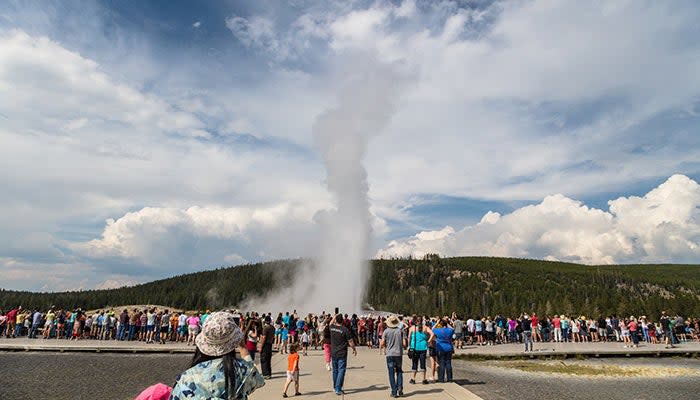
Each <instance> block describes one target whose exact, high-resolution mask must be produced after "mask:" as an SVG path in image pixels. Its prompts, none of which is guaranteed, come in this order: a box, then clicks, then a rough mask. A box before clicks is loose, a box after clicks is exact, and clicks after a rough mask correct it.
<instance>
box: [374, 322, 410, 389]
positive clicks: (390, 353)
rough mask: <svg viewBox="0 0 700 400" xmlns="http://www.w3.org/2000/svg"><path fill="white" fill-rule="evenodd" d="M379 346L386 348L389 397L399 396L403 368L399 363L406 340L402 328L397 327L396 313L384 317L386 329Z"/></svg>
mask: <svg viewBox="0 0 700 400" xmlns="http://www.w3.org/2000/svg"><path fill="white" fill-rule="evenodd" d="M379 346H380V347H383V348H385V349H386V366H387V369H388V370H389V385H390V386H391V397H401V396H403V368H402V365H401V364H402V360H403V348H404V347H406V341H405V340H404V337H403V330H401V329H399V318H398V317H397V316H396V315H392V316H390V317H389V318H387V319H386V329H385V330H384V335H383V336H382V341H381V342H380V343H379Z"/></svg>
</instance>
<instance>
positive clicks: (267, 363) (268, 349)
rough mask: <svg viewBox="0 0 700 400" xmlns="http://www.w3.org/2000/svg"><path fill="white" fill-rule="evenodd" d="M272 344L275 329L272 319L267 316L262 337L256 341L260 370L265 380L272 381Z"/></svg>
mask: <svg viewBox="0 0 700 400" xmlns="http://www.w3.org/2000/svg"><path fill="white" fill-rule="evenodd" d="M274 342H275V327H274V326H272V319H271V318H270V317H269V316H268V317H265V324H264V325H263V329H262V337H261V338H260V340H259V341H258V343H259V346H260V369H261V370H262V375H263V378H265V379H272V345H273V343H274Z"/></svg>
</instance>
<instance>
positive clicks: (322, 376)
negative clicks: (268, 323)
mask: <svg viewBox="0 0 700 400" xmlns="http://www.w3.org/2000/svg"><path fill="white" fill-rule="evenodd" d="M299 363H300V368H301V371H300V372H301V374H300V378H299V382H300V388H301V393H302V396H300V397H299V398H302V399H306V398H312V399H318V400H325V399H343V398H348V399H368V400H373V399H389V398H390V397H389V394H390V392H391V391H390V389H389V374H388V371H387V368H386V357H385V356H383V355H380V354H379V351H378V350H369V349H366V348H359V349H358V352H357V356H356V357H355V356H353V355H352V354H350V355H349V356H348V370H347V373H346V375H345V386H344V388H343V389H344V391H345V396H336V395H335V392H334V391H333V384H332V382H331V380H332V379H331V376H332V375H331V374H332V373H331V372H329V371H327V370H326V367H325V360H324V357H323V353H322V352H321V351H310V352H309V355H308V356H303V355H302V356H301V357H300V361H299ZM410 367H411V365H410V361H409V360H408V357H406V356H405V355H404V363H403V368H404V370H406V369H410ZM286 368H287V358H286V355H283V354H282V355H280V354H275V355H274V356H273V357H272V371H273V375H272V379H270V380H268V381H267V382H266V384H265V387H263V388H262V389H259V390H258V391H256V392H255V399H258V398H260V399H265V400H267V399H281V398H282V390H283V389H284V382H285V380H286V372H285V371H286ZM411 376H412V374H411V373H409V372H404V396H405V397H410V398H411V399H415V400H423V399H426V400H427V399H445V400H452V399H460V400H478V399H481V398H480V397H478V396H476V395H475V394H473V393H472V392H470V391H468V390H467V389H464V388H463V387H461V386H459V385H457V384H456V383H430V384H428V385H422V384H420V383H419V384H416V385H412V384H410V383H408V380H409V379H410V378H411ZM293 393H294V387H293V385H292V386H291V387H290V390H288V391H287V394H288V395H289V396H290V397H293V396H292V394H293Z"/></svg>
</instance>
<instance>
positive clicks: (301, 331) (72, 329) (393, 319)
mask: <svg viewBox="0 0 700 400" xmlns="http://www.w3.org/2000/svg"><path fill="white" fill-rule="evenodd" d="M241 328H242V329H241ZM699 332H700V321H699V320H698V319H697V318H694V319H693V318H684V317H681V316H679V315H675V316H671V315H669V314H667V313H666V312H662V313H661V314H660V315H659V316H658V318H656V320H654V321H653V320H652V319H651V318H648V317H647V316H644V315H642V316H640V317H634V316H630V317H618V316H616V315H610V316H605V317H603V316H599V317H598V318H587V317H586V316H583V315H582V316H579V317H575V318H572V317H568V316H566V315H553V316H538V315H537V314H536V313H531V314H527V313H523V314H521V315H520V316H517V317H504V316H502V315H496V316H495V317H494V318H491V317H490V316H485V317H481V316H478V317H466V318H462V317H461V316H460V315H457V314H456V313H453V314H452V315H451V316H443V317H430V316H425V315H423V316H421V315H412V316H403V315H378V314H368V315H359V316H358V315H357V314H352V315H348V314H340V313H337V312H336V313H333V314H330V313H326V312H325V311H323V312H322V313H320V314H307V315H306V316H301V315H299V314H298V313H297V312H296V310H294V311H292V312H284V313H278V314H277V315H276V316H275V315H273V314H272V313H267V314H258V313H256V312H246V313H242V312H240V311H239V310H227V311H223V312H215V313H210V312H209V310H206V311H204V312H182V311H179V310H175V311H170V310H168V309H158V308H156V307H146V308H141V309H131V310H129V309H122V310H121V311H118V310H114V309H105V310H98V311H91V312H85V311H83V310H81V309H80V308H76V309H72V310H64V309H57V308H56V307H51V308H50V309H49V310H47V311H45V312H41V311H39V310H36V309H33V310H27V309H23V308H22V307H16V308H13V309H11V310H10V311H8V312H3V311H2V310H0V336H2V335H4V336H5V337H7V338H15V337H21V336H27V337H29V338H44V339H45V340H49V339H64V340H85V339H93V340H119V341H139V342H144V343H161V344H163V343H168V342H179V343H184V344H186V345H192V346H195V356H194V359H193V363H192V368H190V370H188V371H189V372H188V371H186V373H184V374H183V375H182V376H181V377H180V378H179V380H178V383H177V384H176V385H175V386H174V388H173V390H172V394H173V397H172V398H174V399H178V398H187V397H188V396H189V397H192V396H191V394H192V393H191V391H192V390H194V391H195V392H196V389H192V388H196V387H198V383H197V382H199V381H200V380H201V379H204V378H203V377H206V379H209V381H208V383H202V384H201V385H202V387H201V390H203V392H202V393H204V392H207V391H209V392H211V390H214V391H217V390H218V391H220V392H221V393H222V394H224V395H226V396H228V394H230V393H232V391H235V393H236V395H235V396H236V397H226V396H223V398H237V399H238V398H243V399H244V398H246V397H245V396H246V394H245V393H246V392H247V393H251V392H252V391H253V390H255V388H256V387H260V386H262V385H264V381H265V380H266V379H269V378H271V376H272V370H271V359H272V354H273V352H275V351H276V352H278V353H279V354H281V355H285V356H286V357H287V358H288V363H287V381H286V382H285V386H284V391H283V397H287V391H288V388H289V387H290V386H291V384H292V383H294V394H295V395H300V394H301V392H300V384H299V369H300V364H301V361H300V355H302V356H303V355H307V354H308V352H309V350H310V349H312V348H313V349H314V350H317V349H321V350H323V352H324V362H325V367H326V369H327V370H328V371H332V374H331V376H332V381H333V390H334V391H335V393H337V394H343V384H344V379H345V373H346V370H347V357H348V352H349V349H352V351H353V353H355V354H356V347H357V346H366V347H368V348H370V349H378V352H379V354H381V355H384V356H385V357H386V362H387V368H388V371H389V383H390V386H391V396H392V397H400V396H402V395H403V368H402V364H403V363H402V357H403V355H404V351H406V352H407V353H408V356H409V359H410V364H411V371H410V372H411V373H410V376H411V378H410V379H409V383H411V384H419V383H420V384H429V383H430V382H449V381H451V380H452V355H453V354H454V352H455V350H456V349H462V348H464V347H466V346H492V345H498V344H509V343H518V344H521V345H522V344H524V348H525V351H526V352H527V351H532V350H533V345H534V343H546V342H562V343H566V342H572V343H576V342H581V343H586V342H612V343H620V344H622V346H624V347H636V346H638V345H639V343H641V342H645V343H647V344H649V345H653V344H663V345H666V346H667V347H673V346H675V345H676V344H679V343H682V342H688V341H700V335H699ZM236 354H239V355H240V357H237V356H236ZM258 354H259V357H260V371H258V370H257V368H256V366H255V364H254V360H255V358H256V355H258ZM428 367H429V368H430V372H431V373H430V375H428ZM419 374H420V376H419ZM219 379H221V380H222V381H221V382H223V383H221V384H219V383H216V382H218V380H219ZM241 379H243V381H242V382H241ZM236 382H238V384H236ZM244 384H245V385H244ZM212 385H214V386H216V387H213V386H212ZM217 385H218V386H217ZM188 390H189V391H190V392H188ZM178 393H179V395H178ZM195 397H196V396H195Z"/></svg>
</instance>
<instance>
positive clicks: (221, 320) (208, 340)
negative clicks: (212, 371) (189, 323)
mask: <svg viewBox="0 0 700 400" xmlns="http://www.w3.org/2000/svg"><path fill="white" fill-rule="evenodd" d="M241 340H243V332H241V329H240V328H239V327H238V325H237V324H236V321H235V319H234V317H233V314H231V313H227V312H223V311H220V312H215V313H212V314H211V315H209V318H207V320H206V322H205V323H204V326H203V327H202V332H201V333H200V334H199V335H197V337H196V338H195V343H196V344H197V348H199V351H201V352H202V353H204V354H206V355H208V356H212V357H218V356H221V355H224V354H227V353H230V352H231V351H233V350H234V349H235V348H236V347H237V346H238V344H239V343H240V342H241Z"/></svg>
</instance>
